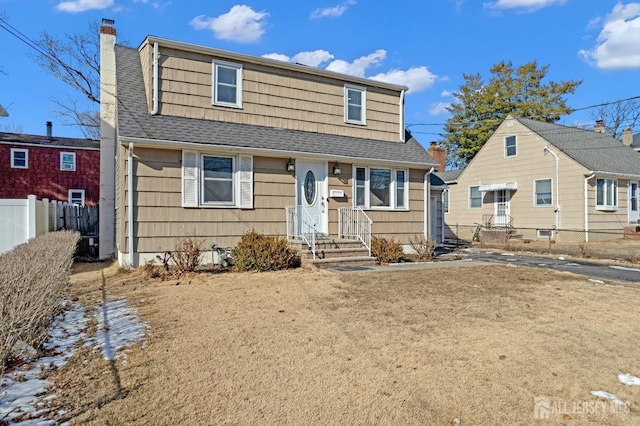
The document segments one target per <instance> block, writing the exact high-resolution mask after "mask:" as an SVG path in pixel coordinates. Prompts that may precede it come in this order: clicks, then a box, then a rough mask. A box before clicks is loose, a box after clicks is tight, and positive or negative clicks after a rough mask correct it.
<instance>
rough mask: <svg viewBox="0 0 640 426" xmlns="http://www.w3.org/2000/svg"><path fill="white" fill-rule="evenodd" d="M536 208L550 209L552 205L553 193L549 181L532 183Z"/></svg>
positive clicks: (541, 180) (540, 180) (543, 180)
mask: <svg viewBox="0 0 640 426" xmlns="http://www.w3.org/2000/svg"><path fill="white" fill-rule="evenodd" d="M534 187H535V200H534V205H535V206H536V207H550V206H551V205H552V204H553V192H552V181H551V179H538V180H536V181H534Z"/></svg>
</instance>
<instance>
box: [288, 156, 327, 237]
mask: <svg viewBox="0 0 640 426" xmlns="http://www.w3.org/2000/svg"><path fill="white" fill-rule="evenodd" d="M296 180H297V185H298V189H297V197H298V205H301V206H303V207H304V208H305V209H306V210H307V211H308V212H309V214H310V215H311V217H312V218H313V220H314V222H315V224H316V231H317V232H318V233H320V234H325V235H326V234H327V227H328V214H327V212H328V207H329V206H328V204H329V201H328V200H327V163H317V162H313V161H302V160H296Z"/></svg>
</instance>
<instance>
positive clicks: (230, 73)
mask: <svg viewBox="0 0 640 426" xmlns="http://www.w3.org/2000/svg"><path fill="white" fill-rule="evenodd" d="M213 103H214V104H215V105H222V106H230V107H236V108H241V107H242V65H238V64H232V63H228V62H219V61H214V62H213Z"/></svg>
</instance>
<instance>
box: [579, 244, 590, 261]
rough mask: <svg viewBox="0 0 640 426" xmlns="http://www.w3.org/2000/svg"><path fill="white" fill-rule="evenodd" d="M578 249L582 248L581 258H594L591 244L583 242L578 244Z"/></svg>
mask: <svg viewBox="0 0 640 426" xmlns="http://www.w3.org/2000/svg"><path fill="white" fill-rule="evenodd" d="M578 247H579V248H580V257H583V258H585V259H588V258H590V257H591V256H592V253H591V249H590V248H589V243H587V242H584V241H583V242H581V243H580V244H578Z"/></svg>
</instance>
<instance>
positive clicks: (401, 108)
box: [400, 89, 406, 142]
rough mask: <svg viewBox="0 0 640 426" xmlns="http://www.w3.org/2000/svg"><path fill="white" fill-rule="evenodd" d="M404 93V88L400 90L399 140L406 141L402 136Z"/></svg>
mask: <svg viewBox="0 0 640 426" xmlns="http://www.w3.org/2000/svg"><path fill="white" fill-rule="evenodd" d="M404 94H405V90H404V89H402V91H401V92H400V142H406V141H405V137H404Z"/></svg>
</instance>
